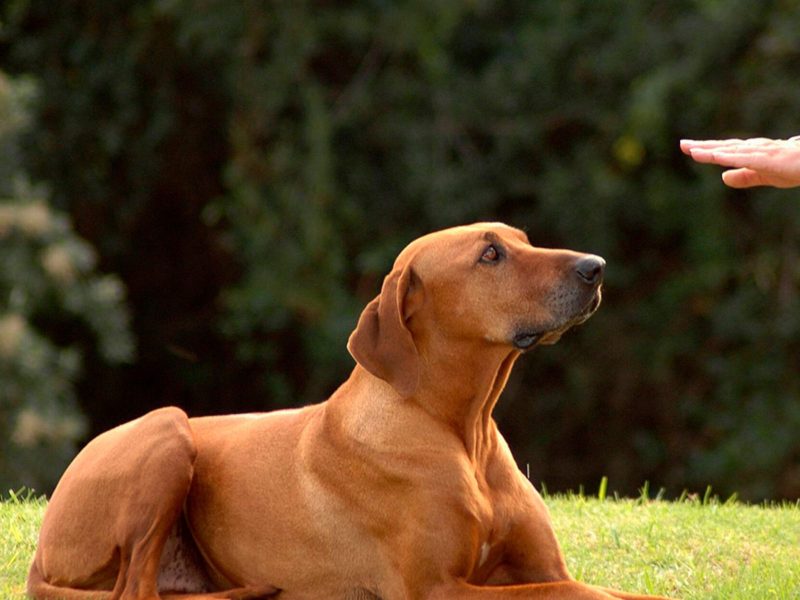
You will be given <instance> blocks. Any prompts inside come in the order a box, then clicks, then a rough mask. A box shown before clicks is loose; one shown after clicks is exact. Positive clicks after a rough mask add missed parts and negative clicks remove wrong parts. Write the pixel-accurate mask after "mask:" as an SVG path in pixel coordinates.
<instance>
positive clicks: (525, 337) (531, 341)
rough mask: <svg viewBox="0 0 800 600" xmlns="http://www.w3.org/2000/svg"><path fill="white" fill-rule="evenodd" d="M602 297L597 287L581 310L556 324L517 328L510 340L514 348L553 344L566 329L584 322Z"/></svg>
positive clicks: (522, 350)
mask: <svg viewBox="0 0 800 600" xmlns="http://www.w3.org/2000/svg"><path fill="white" fill-rule="evenodd" d="M602 298H603V294H602V292H601V288H600V287H598V288H597V291H596V293H595V294H594V295H593V296H592V298H591V300H589V302H588V303H587V304H586V306H585V307H584V308H583V310H581V311H580V312H579V313H578V314H576V315H575V316H573V317H572V318H570V319H567V320H566V321H565V322H563V323H561V324H559V325H558V326H556V327H550V328H546V329H533V328H531V329H525V328H522V329H519V330H518V331H517V333H516V334H515V335H514V336H513V338H512V340H511V342H512V344H513V346H514V348H516V349H517V350H519V351H520V352H527V351H528V350H530V349H532V348H533V347H534V346H539V345H542V346H547V345H551V344H555V343H556V342H557V341H558V340H560V339H561V336H562V335H564V333H566V332H567V330H569V329H571V328H573V327H575V326H576V325H580V324H581V323H584V322H585V321H586V320H587V319H588V318H589V317H591V316H592V315H593V314H594V313H595V312H596V311H597V309H598V308H599V307H600V302H601V301H602Z"/></svg>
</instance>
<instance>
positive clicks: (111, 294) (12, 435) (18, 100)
mask: <svg viewBox="0 0 800 600" xmlns="http://www.w3.org/2000/svg"><path fill="white" fill-rule="evenodd" d="M32 93H33V86H32V84H31V82H30V81H25V80H22V81H13V80H11V79H9V78H8V77H7V76H6V75H3V74H2V73H0V165H2V167H0V168H2V169H3V172H2V174H0V262H2V265H3V268H2V270H0V380H2V382H3V385H2V387H0V416H1V417H2V418H0V424H1V425H0V489H7V488H8V487H10V486H12V487H18V486H20V485H25V486H28V487H32V488H36V489H40V490H42V489H49V488H50V487H52V485H53V484H54V483H55V481H56V480H57V479H58V477H59V476H60V474H61V472H62V471H63V470H64V468H65V467H66V464H67V462H68V461H69V460H70V459H71V458H72V456H73V455H74V454H75V451H76V447H77V442H78V440H80V439H81V437H82V436H83V435H84V434H85V432H86V420H85V417H84V416H83V414H82V412H81V411H80V409H79V407H78V405H77V402H76V391H75V385H76V381H77V380H78V379H79V377H80V372H81V364H82V360H83V357H84V356H85V355H86V353H87V351H88V350H89V348H92V347H95V346H96V353H97V354H98V355H99V356H100V357H101V358H103V359H104V360H106V361H107V362H109V363H119V362H123V361H128V360H130V359H131V358H132V357H133V342H132V339H131V336H130V332H129V330H128V317H127V312H126V309H125V306H124V301H123V295H124V294H123V287H122V284H121V282H120V281H119V279H118V278H116V277H114V276H111V275H100V274H99V273H97V272H96V270H95V263H96V255H95V252H94V250H93V249H92V247H91V246H90V245H89V244H88V243H87V242H85V241H84V240H82V239H81V238H79V237H78V236H77V235H76V234H75V233H74V232H73V230H72V228H71V225H70V221H69V218H68V217H67V215H65V214H64V213H63V212H61V211H58V210H55V209H53V208H52V207H51V206H50V204H49V203H48V200H47V193H46V191H45V190H44V189H43V188H42V187H41V186H35V185H33V184H32V183H31V182H30V181H29V180H28V178H27V177H26V176H25V174H24V172H23V171H22V170H21V169H20V164H19V163H20V161H19V148H18V138H19V136H20V135H21V130H22V128H23V127H24V126H25V125H26V108H25V107H26V104H27V103H28V102H29V101H30V97H31V95H32Z"/></svg>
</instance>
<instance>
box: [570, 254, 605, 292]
mask: <svg viewBox="0 0 800 600" xmlns="http://www.w3.org/2000/svg"><path fill="white" fill-rule="evenodd" d="M605 270H606V261H605V260H603V259H602V258H600V257H599V256H594V255H592V254H590V255H587V256H584V257H583V258H580V259H578V262H577V263H575V272H576V273H577V274H578V277H580V278H581V279H583V280H584V281H585V282H586V283H588V284H589V285H594V284H595V283H599V282H600V281H602V280H603V272H604V271H605Z"/></svg>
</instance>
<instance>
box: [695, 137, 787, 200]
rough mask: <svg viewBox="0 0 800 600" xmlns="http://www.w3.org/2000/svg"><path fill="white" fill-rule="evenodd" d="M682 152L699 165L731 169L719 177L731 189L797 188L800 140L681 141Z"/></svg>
mask: <svg viewBox="0 0 800 600" xmlns="http://www.w3.org/2000/svg"><path fill="white" fill-rule="evenodd" d="M681 150H682V151H683V152H684V154H688V155H689V156H691V157H692V158H693V159H694V160H696V161H697V162H699V163H707V164H715V165H720V166H723V167H730V169H728V170H727V171H724V172H723V173H722V181H723V182H724V183H725V184H726V185H728V186H730V187H732V188H750V187H756V186H771V187H776V188H792V187H797V186H800V136H795V137H792V138H789V139H788V140H773V139H770V138H751V139H746V140H741V139H729V140H681Z"/></svg>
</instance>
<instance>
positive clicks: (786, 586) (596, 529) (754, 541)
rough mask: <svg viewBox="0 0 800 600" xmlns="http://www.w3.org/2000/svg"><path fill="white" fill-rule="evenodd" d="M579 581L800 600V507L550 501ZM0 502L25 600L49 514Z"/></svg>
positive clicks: (737, 598)
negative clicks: (31, 567)
mask: <svg viewBox="0 0 800 600" xmlns="http://www.w3.org/2000/svg"><path fill="white" fill-rule="evenodd" d="M547 503H548V505H549V506H550V511H551V513H552V516H553V521H554V525H555V528H556V533H557V534H558V537H559V539H560V540H561V543H562V545H563V548H564V553H565V554H566V556H567V562H568V563H569V566H570V569H571V570H572V573H573V574H574V575H575V576H576V577H577V578H578V579H581V580H583V581H587V582H590V583H596V584H602V585H606V586H611V587H616V588H620V589H625V590H627V591H638V592H648V593H658V594H666V595H671V596H674V597H676V598H683V599H685V600H693V599H697V600H699V599H704V600H705V599H710V598H719V599H720V600H721V599H723V598H724V599H725V600H744V599H747V600H767V599H785V600H797V598H800V504H794V505H782V506H748V505H745V504H742V503H738V502H727V503H720V502H716V501H708V500H707V501H703V500H702V499H685V500H683V501H680V502H665V501H658V500H657V501H642V500H617V499H603V500H601V499H599V498H588V497H583V496H577V495H573V496H550V497H548V498H547ZM44 506H45V505H44V502H43V501H40V500H25V501H22V500H19V499H14V498H13V497H12V498H11V499H7V500H5V501H3V502H0V532H2V535H1V536H0V598H3V599H4V600H5V599H9V600H11V599H22V598H24V597H25V596H24V593H23V589H24V581H25V576H26V574H27V571H28V565H29V564H30V560H31V557H32V555H33V551H34V547H35V541H36V531H37V529H38V526H39V522H40V520H41V516H42V512H43V511H44Z"/></svg>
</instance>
